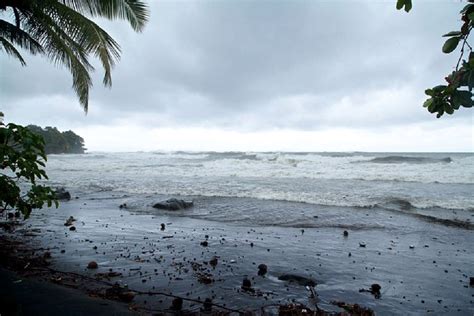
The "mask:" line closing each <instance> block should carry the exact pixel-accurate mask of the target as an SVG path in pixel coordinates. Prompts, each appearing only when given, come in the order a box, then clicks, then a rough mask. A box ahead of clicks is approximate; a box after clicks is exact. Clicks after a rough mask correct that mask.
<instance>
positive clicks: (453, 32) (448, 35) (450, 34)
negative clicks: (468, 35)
mask: <svg viewBox="0 0 474 316" xmlns="http://www.w3.org/2000/svg"><path fill="white" fill-rule="evenodd" d="M460 35H462V33H461V32H459V31H451V32H449V33H446V34H444V35H443V37H451V36H460Z"/></svg>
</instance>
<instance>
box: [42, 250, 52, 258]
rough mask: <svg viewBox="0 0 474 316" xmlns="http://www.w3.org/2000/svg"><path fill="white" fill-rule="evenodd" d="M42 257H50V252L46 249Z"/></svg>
mask: <svg viewBox="0 0 474 316" xmlns="http://www.w3.org/2000/svg"><path fill="white" fill-rule="evenodd" d="M43 258H45V259H51V252H49V251H46V252H45V253H44V254H43Z"/></svg>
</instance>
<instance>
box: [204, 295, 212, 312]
mask: <svg viewBox="0 0 474 316" xmlns="http://www.w3.org/2000/svg"><path fill="white" fill-rule="evenodd" d="M202 307H203V309H202V311H203V312H212V299H210V298H206V299H205V300H204V303H203V305H202Z"/></svg>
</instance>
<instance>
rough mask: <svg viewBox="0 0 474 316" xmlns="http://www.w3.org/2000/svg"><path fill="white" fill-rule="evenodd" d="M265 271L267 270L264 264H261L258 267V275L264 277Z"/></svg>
mask: <svg viewBox="0 0 474 316" xmlns="http://www.w3.org/2000/svg"><path fill="white" fill-rule="evenodd" d="M267 271H268V268H267V265H266V264H263V263H262V264H259V265H258V275H260V276H264V275H265V274H267Z"/></svg>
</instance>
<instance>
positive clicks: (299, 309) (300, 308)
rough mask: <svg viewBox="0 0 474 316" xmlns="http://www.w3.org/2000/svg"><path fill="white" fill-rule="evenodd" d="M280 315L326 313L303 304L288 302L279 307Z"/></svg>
mask: <svg viewBox="0 0 474 316" xmlns="http://www.w3.org/2000/svg"><path fill="white" fill-rule="evenodd" d="M278 315H279V316H296V315H324V314H318V313H316V312H315V311H312V310H311V309H310V308H308V307H306V306H305V305H303V304H286V305H280V306H279V307H278Z"/></svg>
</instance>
